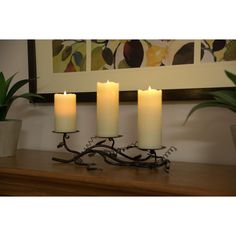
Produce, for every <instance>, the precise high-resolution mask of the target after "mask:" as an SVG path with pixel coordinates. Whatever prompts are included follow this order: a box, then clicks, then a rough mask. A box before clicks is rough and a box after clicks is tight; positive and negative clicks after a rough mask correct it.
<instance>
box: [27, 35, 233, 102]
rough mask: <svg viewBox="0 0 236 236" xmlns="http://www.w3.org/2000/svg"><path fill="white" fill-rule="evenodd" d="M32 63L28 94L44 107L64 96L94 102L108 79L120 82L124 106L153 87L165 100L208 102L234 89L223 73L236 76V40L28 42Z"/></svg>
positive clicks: (29, 57)
mask: <svg viewBox="0 0 236 236" xmlns="http://www.w3.org/2000/svg"><path fill="white" fill-rule="evenodd" d="M28 63H29V78H30V79H31V80H30V92H34V93H37V94H40V95H42V96H44V97H45V99H44V100H43V102H52V101H53V94H54V93H58V92H63V91H67V92H74V93H76V94H77V99H78V101H79V102H94V101H96V83H97V82H98V81H99V82H105V81H107V80H111V81H114V82H119V84H120V100H121V101H136V100H137V90H138V89H147V88H148V87H149V86H151V87H153V88H156V89H162V90H163V99H164V100H190V99H191V100H192V99H207V98H208V97H207V96H206V95H204V91H214V90H216V89H217V90H219V89H224V88H225V87H231V86H232V84H231V83H230V81H229V80H228V79H227V77H226V76H225V74H224V70H229V71H231V72H233V73H236V40H74V39H70V40H29V41H28ZM35 102H42V100H35Z"/></svg>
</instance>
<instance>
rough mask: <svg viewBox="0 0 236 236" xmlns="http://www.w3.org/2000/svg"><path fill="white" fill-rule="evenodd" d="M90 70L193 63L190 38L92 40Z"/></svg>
mask: <svg viewBox="0 0 236 236" xmlns="http://www.w3.org/2000/svg"><path fill="white" fill-rule="evenodd" d="M91 50H92V51H91V70H93V71H94V70H110V69H123V68H139V67H150V66H152V67H153V66H168V65H181V64H193V63H194V41H193V40H192V41H191V40H92V43H91Z"/></svg>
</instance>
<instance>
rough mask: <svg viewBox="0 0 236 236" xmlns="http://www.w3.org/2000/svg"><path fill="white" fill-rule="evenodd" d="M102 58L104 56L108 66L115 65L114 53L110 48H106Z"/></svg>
mask: <svg viewBox="0 0 236 236" xmlns="http://www.w3.org/2000/svg"><path fill="white" fill-rule="evenodd" d="M102 56H103V59H104V61H105V62H106V63H107V64H108V65H110V66H111V65H112V63H113V60H114V59H113V53H112V51H111V49H110V48H108V47H105V48H104V49H103V51H102Z"/></svg>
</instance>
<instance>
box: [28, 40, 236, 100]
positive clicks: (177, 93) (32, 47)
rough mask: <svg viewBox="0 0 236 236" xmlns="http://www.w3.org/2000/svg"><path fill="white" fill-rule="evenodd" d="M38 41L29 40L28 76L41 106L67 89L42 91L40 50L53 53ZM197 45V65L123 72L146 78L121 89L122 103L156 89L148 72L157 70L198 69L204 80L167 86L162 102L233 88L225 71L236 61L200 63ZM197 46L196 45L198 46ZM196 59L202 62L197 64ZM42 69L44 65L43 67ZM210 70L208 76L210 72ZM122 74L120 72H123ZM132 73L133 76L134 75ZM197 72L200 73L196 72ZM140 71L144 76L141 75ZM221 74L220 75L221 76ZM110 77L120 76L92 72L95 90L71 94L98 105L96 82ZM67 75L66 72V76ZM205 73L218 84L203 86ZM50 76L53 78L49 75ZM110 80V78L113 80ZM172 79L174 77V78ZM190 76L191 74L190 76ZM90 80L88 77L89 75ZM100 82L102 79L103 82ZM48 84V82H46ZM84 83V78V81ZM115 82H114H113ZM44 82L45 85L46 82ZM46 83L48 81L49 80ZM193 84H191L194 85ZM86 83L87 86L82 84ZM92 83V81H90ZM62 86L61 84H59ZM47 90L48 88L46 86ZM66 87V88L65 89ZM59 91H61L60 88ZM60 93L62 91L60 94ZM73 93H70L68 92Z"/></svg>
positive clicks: (194, 97)
mask: <svg viewBox="0 0 236 236" xmlns="http://www.w3.org/2000/svg"><path fill="white" fill-rule="evenodd" d="M38 41H39V40H28V42H27V44H28V45H27V46H28V73H29V79H30V83H29V91H30V92H32V93H36V94H40V95H42V96H43V97H44V99H43V100H41V99H37V98H36V99H34V100H33V101H32V102H37V103H38V102H39V103H42V102H43V103H50V102H53V99H54V93H56V92H63V89H64V88H60V87H57V88H56V90H54V91H53V90H52V91H48V90H46V91H43V90H42V89H41V90H40V89H39V82H40V81H41V76H40V73H39V68H40V66H38V58H37V56H38V55H37V51H41V49H42V51H45V52H46V53H45V54H44V53H43V52H42V53H41V54H42V56H43V57H44V56H45V55H47V57H50V55H52V52H49V51H50V50H44V48H43V47H44V46H43V44H45V43H46V41H43V42H42V45H41V48H40V47H37V42H38ZM196 42H197V43H195V47H194V50H196V51H197V52H198V53H196V54H195V55H194V64H193V65H186V66H185V65H176V66H166V67H165V68H164V67H159V68H155V71H154V70H153V68H148V69H143V70H142V69H140V68H135V69H126V70H125V69H124V71H122V73H123V74H122V75H124V74H125V73H129V74H131V75H132V76H133V77H135V75H137V74H143V75H144V76H143V77H141V78H139V81H142V83H140V87H138V86H139V85H138V83H137V82H135V81H134V83H133V85H132V84H130V85H129V87H128V86H127V88H128V89H127V90H126V89H123V88H121V91H120V101H121V102H136V101H137V90H138V88H140V89H145V88H147V85H148V84H154V88H155V87H156V86H155V85H156V82H153V81H154V80H153V78H151V79H150V83H149V81H148V79H146V77H148V76H146V75H147V73H149V72H148V71H151V73H150V74H154V73H156V71H157V70H160V71H162V73H163V74H164V73H166V74H168V71H169V70H172V72H171V73H172V75H175V73H176V72H173V71H175V69H176V71H177V74H178V73H179V74H180V75H184V76H182V77H185V74H186V76H187V75H188V71H189V70H190V69H191V67H198V69H199V71H200V72H199V78H201V80H199V81H198V82H199V84H198V83H195V82H194V83H195V84H194V83H193V84H194V86H191V84H190V85H188V87H186V88H185V84H187V83H185V82H186V81H187V80H186V79H187V77H186V78H184V79H182V77H181V76H179V77H181V79H180V80H179V81H178V82H176V84H175V85H171V86H172V87H171V88H168V87H167V88H165V85H164V86H163V85H162V87H161V89H162V90H163V100H164V101H178V100H179V101H181V100H182V101H183V100H204V99H209V96H208V95H207V94H206V92H209V91H215V90H220V89H225V88H230V87H232V85H231V84H230V82H229V81H228V80H227V79H226V77H225V78H224V70H225V69H227V70H230V71H232V70H234V71H232V72H235V68H236V62H235V61H233V62H232V61H231V62H215V63H207V64H200V62H199V61H200V53H201V49H200V45H201V44H200V41H196ZM196 45H197V46H196ZM196 60H199V61H198V62H197V63H195V62H196ZM41 61H47V60H45V58H42V59H41ZM50 64H51V62H50V63H47V67H49V66H50ZM41 68H42V65H41ZM185 70H186V73H185ZM208 70H209V73H208ZM120 71H121V70H120ZM130 71H131V72H132V73H131V72H130ZM196 71H197V73H198V70H197V69H196ZM139 72H141V73H139ZM219 72H220V73H219ZM79 73H83V76H87V72H79ZM108 73H110V74H109V76H110V77H111V78H112V77H114V75H115V74H116V73H117V72H116V71H115V70H113V71H112V72H106V71H105V72H100V71H95V72H91V73H90V74H92V75H93V77H98V79H97V80H96V79H93V80H94V81H93V85H92V86H93V87H92V89H90V90H89V91H86V88H85V89H84V90H83V91H78V92H77V91H71V92H74V93H76V95H77V101H78V102H95V101H96V83H95V81H101V80H104V78H105V77H106V76H104V75H105V74H108ZM205 73H208V75H206V74H205ZM64 74H65V73H64ZM97 74H98V75H99V76H96V75H97ZM204 74H205V76H206V77H217V79H216V83H215V84H214V83H211V81H210V82H209V81H208V82H207V83H206V85H205V84H204V83H205V81H204V79H202V77H204ZM71 75H72V74H71V73H69V74H66V75H63V73H61V74H60V76H68V77H70V76H71ZM196 76H197V75H194V76H193V75H192V77H196ZM43 77H44V78H47V76H43ZM49 77H50V76H49ZM110 77H109V78H110ZM171 77H173V76H171ZM189 77H191V75H190V76H189ZM87 78H88V76H87ZM100 79H101V80H100ZM105 79H106V78H105ZM44 80H45V81H46V79H44ZM81 80H82V79H81ZM111 80H112V79H111ZM45 81H44V83H45ZM46 82H47V81H46ZM50 83H51V86H53V84H55V83H54V82H52V81H51V82H50ZM70 83H71V84H70V86H71V87H75V86H74V84H73V81H70ZM191 83H192V82H191ZM83 84H86V83H84V82H83ZM90 84H91V82H90ZM57 86H59V85H57ZM122 86H123V87H124V88H125V82H123V83H122ZM132 86H134V87H135V86H136V88H135V89H132V88H133V87H132ZM44 87H45V86H44ZM62 87H63V86H62ZM58 88H59V89H58ZM59 90H60V91H59ZM69 92H70V91H69Z"/></svg>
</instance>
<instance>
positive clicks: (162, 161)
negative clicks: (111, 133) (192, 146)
mask: <svg viewBox="0 0 236 236" xmlns="http://www.w3.org/2000/svg"><path fill="white" fill-rule="evenodd" d="M76 132H79V131H75V132H70V133H62V134H63V141H62V142H60V143H59V144H58V145H57V148H61V147H64V148H65V149H66V150H67V151H68V152H70V153H73V154H74V156H73V157H72V158H71V159H67V160H65V159H61V158H56V157H53V158H52V159H53V160H54V161H57V162H62V163H70V162H74V163H75V164H77V165H82V166H86V167H87V169H88V170H97V169H99V168H97V166H96V164H95V163H85V162H84V160H83V159H82V157H84V156H89V157H92V156H95V155H99V156H101V157H102V158H103V160H104V161H105V162H106V163H108V164H111V165H115V166H129V167H139V168H150V169H157V168H160V167H164V168H165V171H166V172H169V169H170V160H168V159H167V157H168V156H169V154H170V153H171V152H173V151H176V150H177V149H176V148H175V147H171V148H169V149H168V151H167V152H166V153H165V154H164V155H163V156H160V155H158V154H157V151H158V150H161V149H164V148H165V147H164V146H163V147H161V148H159V149H139V148H138V147H137V145H136V143H135V144H131V145H129V146H127V147H124V148H117V147H116V146H115V140H116V139H117V138H120V137H122V135H119V136H117V137H97V136H95V137H92V138H91V140H90V141H89V142H88V144H87V145H86V147H85V148H84V150H83V151H82V152H78V151H75V150H72V149H70V148H69V147H68V145H67V143H66V140H67V139H69V137H70V136H69V134H71V133H76ZM55 133H60V132H55ZM95 139H102V140H100V141H98V142H95ZM133 148H136V149H139V150H140V151H145V156H143V155H141V154H140V155H136V156H130V155H128V154H127V153H126V151H127V150H128V149H133ZM100 170H101V169H100Z"/></svg>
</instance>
